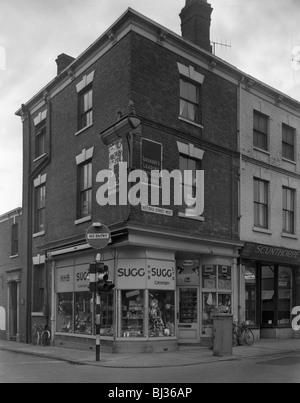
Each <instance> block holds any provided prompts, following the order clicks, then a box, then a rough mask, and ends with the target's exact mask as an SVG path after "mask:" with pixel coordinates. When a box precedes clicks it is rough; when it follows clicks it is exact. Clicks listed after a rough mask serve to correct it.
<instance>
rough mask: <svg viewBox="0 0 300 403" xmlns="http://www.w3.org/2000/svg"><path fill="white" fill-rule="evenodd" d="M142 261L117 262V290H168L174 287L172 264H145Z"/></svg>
mask: <svg viewBox="0 0 300 403" xmlns="http://www.w3.org/2000/svg"><path fill="white" fill-rule="evenodd" d="M146 267H147V269H146V268H145V260H144V259H135V260H134V261H130V260H129V261H126V260H124V261H122V260H120V261H119V268H118V269H117V282H118V288H121V289H126V288H128V287H130V288H142V289H144V288H146V284H147V288H154V289H155V288H164V289H166V288H170V289H174V286H175V268H174V263H173V262H167V261H166V262H156V263H155V264H154V263H153V264H147V266H146Z"/></svg>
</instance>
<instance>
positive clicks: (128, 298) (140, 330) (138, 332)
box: [121, 290, 144, 337]
mask: <svg viewBox="0 0 300 403" xmlns="http://www.w3.org/2000/svg"><path fill="white" fill-rule="evenodd" d="M121 334H122V336H123V337H142V336H143V335H144V309H143V291H141V290H133V291H123V292H122V332H121Z"/></svg>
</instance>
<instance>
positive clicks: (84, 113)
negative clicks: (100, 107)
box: [76, 71, 94, 130]
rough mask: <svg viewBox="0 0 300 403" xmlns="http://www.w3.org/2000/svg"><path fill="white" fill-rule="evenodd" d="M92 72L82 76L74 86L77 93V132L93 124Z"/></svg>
mask: <svg viewBox="0 0 300 403" xmlns="http://www.w3.org/2000/svg"><path fill="white" fill-rule="evenodd" d="M93 79H94V71H92V72H91V73H90V74H88V75H85V76H83V78H82V79H81V81H80V82H79V83H78V84H77V85H76V90H77V93H78V130H82V129H84V128H85V127H88V126H91V125H92V124H93V89H92V84H93Z"/></svg>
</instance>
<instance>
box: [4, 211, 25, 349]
mask: <svg viewBox="0 0 300 403" xmlns="http://www.w3.org/2000/svg"><path fill="white" fill-rule="evenodd" d="M21 233H22V209H21V208H17V209H15V210H12V211H9V212H7V213H5V214H2V215H1V216H0V338H1V339H7V340H16V341H26V329H27V324H26V312H27V309H26V300H27V282H26V272H25V271H24V266H23V262H22V241H21Z"/></svg>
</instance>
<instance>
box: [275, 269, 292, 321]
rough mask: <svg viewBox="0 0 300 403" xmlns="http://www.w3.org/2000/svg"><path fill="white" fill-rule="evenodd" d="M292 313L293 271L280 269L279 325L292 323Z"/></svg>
mask: <svg viewBox="0 0 300 403" xmlns="http://www.w3.org/2000/svg"><path fill="white" fill-rule="evenodd" d="M291 311H292V269H291V267H281V266H279V267H278V324H281V325H286V324H289V323H290V322H291Z"/></svg>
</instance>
